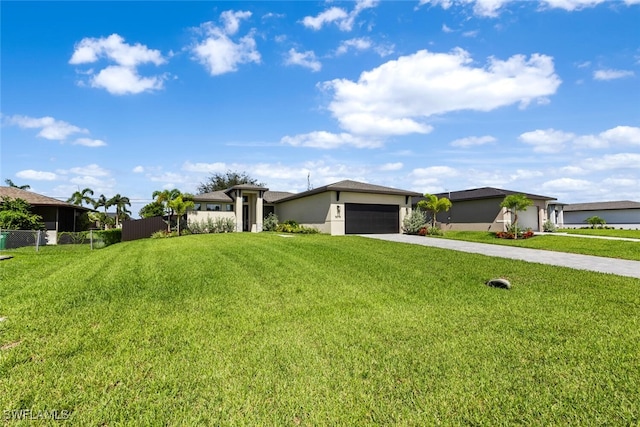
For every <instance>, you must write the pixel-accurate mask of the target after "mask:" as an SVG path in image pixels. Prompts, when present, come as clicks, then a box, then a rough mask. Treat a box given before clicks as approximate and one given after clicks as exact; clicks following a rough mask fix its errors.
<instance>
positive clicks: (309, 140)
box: [280, 131, 382, 149]
mask: <svg viewBox="0 0 640 427" xmlns="http://www.w3.org/2000/svg"><path fill="white" fill-rule="evenodd" d="M280 142H281V143H283V144H287V145H292V146H294V147H312V148H323V149H331V148H339V147H343V146H353V147H356V148H376V147H380V146H381V145H382V143H381V141H380V140H377V139H372V138H363V137H359V136H354V135H351V134H349V133H344V132H343V133H331V132H326V131H315V132H310V133H305V134H300V135H295V136H285V137H283V138H282V139H281V141H280Z"/></svg>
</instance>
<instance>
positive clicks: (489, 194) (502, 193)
mask: <svg viewBox="0 0 640 427" xmlns="http://www.w3.org/2000/svg"><path fill="white" fill-rule="evenodd" d="M512 194H524V195H525V196H527V197H528V198H529V199H533V200H556V199H555V197H549V196H540V195H538V194H531V193H524V192H522V191H512V190H503V189H501V188H494V187H481V188H472V189H470V190H461V191H451V192H446V193H438V194H436V196H437V197H438V198H440V197H446V198H448V199H449V200H451V201H452V202H461V201H465V200H480V199H495V198H504V197H506V196H510V195H512ZM422 199H424V197H423V196H421V197H418V198H414V199H413V203H414V204H416V203H418V201H420V200H422Z"/></svg>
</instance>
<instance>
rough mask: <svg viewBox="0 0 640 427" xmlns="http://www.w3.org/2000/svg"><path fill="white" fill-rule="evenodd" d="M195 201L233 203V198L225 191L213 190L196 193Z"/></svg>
mask: <svg viewBox="0 0 640 427" xmlns="http://www.w3.org/2000/svg"><path fill="white" fill-rule="evenodd" d="M193 201H194V202H225V203H233V199H232V198H231V197H229V195H228V194H227V193H226V192H225V191H222V190H220V191H213V192H211V193H204V194H196V195H195V196H193Z"/></svg>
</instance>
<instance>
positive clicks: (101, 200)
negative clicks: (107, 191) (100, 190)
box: [93, 194, 111, 213]
mask: <svg viewBox="0 0 640 427" xmlns="http://www.w3.org/2000/svg"><path fill="white" fill-rule="evenodd" d="M110 207H111V205H110V204H109V199H107V198H106V197H105V195H104V194H101V195H100V197H98V198H97V199H96V200H94V201H93V208H94V209H98V208H104V213H107V209H109V208H110Z"/></svg>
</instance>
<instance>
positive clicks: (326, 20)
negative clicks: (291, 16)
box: [302, 7, 349, 31]
mask: <svg viewBox="0 0 640 427" xmlns="http://www.w3.org/2000/svg"><path fill="white" fill-rule="evenodd" d="M348 16H349V14H348V13H347V12H345V11H344V9H341V8H339V7H332V8H330V9H327V10H325V11H324V12H322V13H320V14H318V16H305V17H304V19H303V20H302V25H304V26H305V27H307V28H311V29H313V30H316V31H317V30H319V29H321V28H322V26H323V25H325V24H330V23H332V22H335V21H338V20H344V19H346V18H347V17H348Z"/></svg>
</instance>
